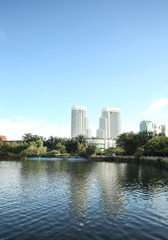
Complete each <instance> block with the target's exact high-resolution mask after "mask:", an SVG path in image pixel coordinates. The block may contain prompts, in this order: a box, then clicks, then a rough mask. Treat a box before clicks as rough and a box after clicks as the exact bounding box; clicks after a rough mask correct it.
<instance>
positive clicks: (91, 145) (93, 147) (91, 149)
mask: <svg viewBox="0 0 168 240" xmlns="http://www.w3.org/2000/svg"><path fill="white" fill-rule="evenodd" d="M95 152H96V145H95V144H94V143H89V144H88V146H87V148H86V151H85V154H86V156H87V157H90V156H91V155H93V154H94V153H95Z"/></svg>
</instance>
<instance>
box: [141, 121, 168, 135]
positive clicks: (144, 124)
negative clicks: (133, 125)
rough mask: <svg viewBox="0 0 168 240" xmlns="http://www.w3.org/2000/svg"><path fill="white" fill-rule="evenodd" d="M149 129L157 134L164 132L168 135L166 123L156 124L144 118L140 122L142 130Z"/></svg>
mask: <svg viewBox="0 0 168 240" xmlns="http://www.w3.org/2000/svg"><path fill="white" fill-rule="evenodd" d="M143 131H148V132H154V133H156V134H159V133H163V134H165V136H168V127H167V126H166V125H156V124H154V123H153V122H151V121H148V120H143V121H141V122H140V132H143Z"/></svg>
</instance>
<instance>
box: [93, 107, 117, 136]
mask: <svg viewBox="0 0 168 240" xmlns="http://www.w3.org/2000/svg"><path fill="white" fill-rule="evenodd" d="M120 134H121V110H120V109H119V108H102V117H101V118H100V119H99V129H98V130H97V136H98V137H100V138H110V139H116V138H117V137H118V136H119V135H120Z"/></svg>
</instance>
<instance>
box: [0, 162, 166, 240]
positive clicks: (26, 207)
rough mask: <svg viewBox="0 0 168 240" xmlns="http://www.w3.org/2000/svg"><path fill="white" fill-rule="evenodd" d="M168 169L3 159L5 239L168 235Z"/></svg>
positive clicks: (1, 222) (1, 225)
mask: <svg viewBox="0 0 168 240" xmlns="http://www.w3.org/2000/svg"><path fill="white" fill-rule="evenodd" d="M167 235H168V172H167V171H165V170H163V169H157V168H154V167H151V166H150V167H149V166H142V165H136V164H126V163H123V164H118V163H105V162H93V163H89V162H87V161H80V160H78V161H77V160H76V161H73V160H71V161H61V160H57V161H54V160H52V161H45V160H43V161H39V159H38V160H37V159H35V161H23V162H20V161H0V239H1V240H13V239H17V240H28V239H31V240H34V239H40V240H45V239H50V240H59V239H60V240H63V239H73V240H74V239H81V240H86V239H87V240H88V239H93V240H94V239H136V240H137V239H143V240H144V239H148V240H150V239H152V240H153V239H162V240H163V239H166V240H167V238H168V237H167Z"/></svg>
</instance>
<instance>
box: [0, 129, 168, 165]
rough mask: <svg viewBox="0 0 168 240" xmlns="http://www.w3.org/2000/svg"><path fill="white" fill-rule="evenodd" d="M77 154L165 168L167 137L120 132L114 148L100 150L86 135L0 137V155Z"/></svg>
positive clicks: (11, 157) (89, 157) (166, 161)
mask: <svg viewBox="0 0 168 240" xmlns="http://www.w3.org/2000/svg"><path fill="white" fill-rule="evenodd" d="M36 156H39V157H40V156H41V157H48V158H50V157H62V156H64V157H65V156H66V157H69V156H81V157H85V158H88V159H89V160H92V161H118V162H140V163H148V164H153V165H157V166H161V167H164V168H168V137H166V136H164V134H159V135H156V134H155V133H153V132H147V131H144V132H140V133H133V132H129V133H123V134H121V135H120V136H118V138H117V139H116V148H108V149H105V150H104V151H102V150H101V149H99V148H97V147H96V146H95V145H94V144H93V143H88V142H87V138H86V137H85V136H83V135H79V136H77V137H75V138H58V137H53V136H51V137H49V138H48V139H45V138H44V137H42V136H38V135H32V134H31V133H26V134H25V135H24V136H23V142H22V143H20V144H17V143H15V142H12V143H10V142H3V141H2V139H1V138H0V158H1V159H26V158H27V157H36Z"/></svg>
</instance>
